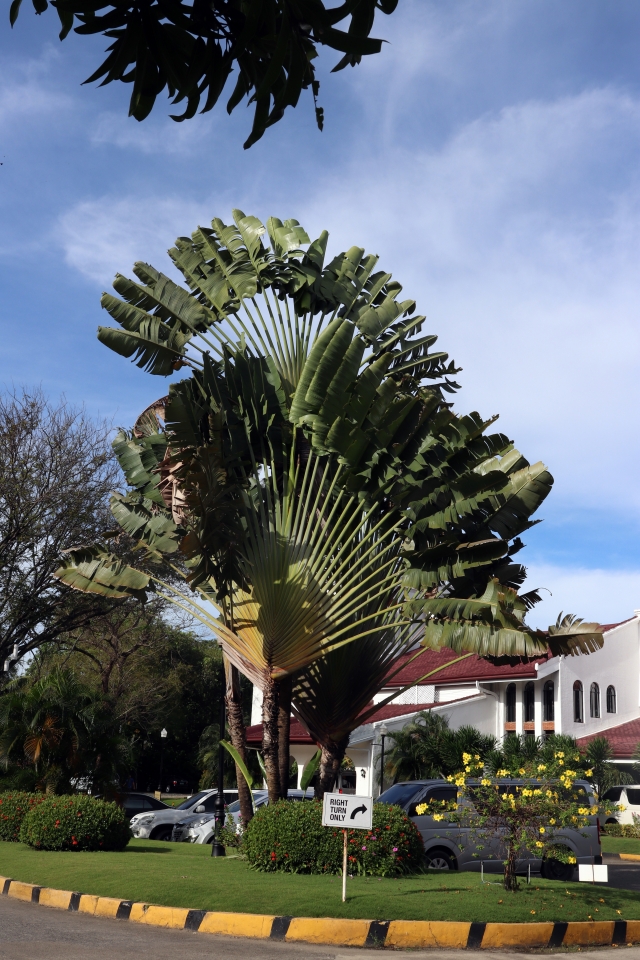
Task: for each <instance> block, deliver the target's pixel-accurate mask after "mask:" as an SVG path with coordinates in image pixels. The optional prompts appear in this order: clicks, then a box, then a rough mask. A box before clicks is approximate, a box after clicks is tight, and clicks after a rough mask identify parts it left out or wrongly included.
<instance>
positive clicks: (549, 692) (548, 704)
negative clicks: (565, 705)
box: [543, 680, 555, 723]
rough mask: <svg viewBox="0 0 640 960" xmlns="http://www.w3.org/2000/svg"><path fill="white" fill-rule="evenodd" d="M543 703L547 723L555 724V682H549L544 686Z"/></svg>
mask: <svg viewBox="0 0 640 960" xmlns="http://www.w3.org/2000/svg"><path fill="white" fill-rule="evenodd" d="M543 702H544V719H545V720H546V721H547V723H553V721H554V716H555V714H554V707H555V689H554V686H553V680H547V682H546V683H545V685H544V691H543Z"/></svg>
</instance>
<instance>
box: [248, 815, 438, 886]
mask: <svg viewBox="0 0 640 960" xmlns="http://www.w3.org/2000/svg"><path fill="white" fill-rule="evenodd" d="M242 849H243V852H244V853H245V854H246V856H247V859H248V861H249V863H250V864H251V866H252V867H254V868H255V869H256V870H264V871H267V872H272V871H275V870H283V871H286V872H288V873H341V872H342V856H343V835H342V830H341V829H337V828H333V827H323V826H322V803H320V802H319V801H318V800H310V801H308V800H303V801H302V802H293V801H291V800H281V801H280V802H279V803H274V804H269V805H268V806H265V807H261V808H260V809H259V810H258V812H257V813H256V815H255V816H254V818H253V819H252V820H251V821H250V822H249V825H248V827H247V829H246V832H245V835H244V840H243V844H242ZM422 860H423V847H422V838H421V836H420V833H419V832H418V830H417V828H416V826H415V824H414V823H413V822H412V821H411V820H409V818H408V817H407V816H405V814H404V813H403V812H402V810H401V809H400V807H395V806H389V805H388V804H386V803H376V804H374V807H373V828H372V830H371V831H368V830H349V833H348V871H349V873H354V874H355V873H357V874H369V875H370V876H377V877H392V876H397V875H399V874H402V873H410V872H411V871H412V870H415V869H418V868H419V867H420V866H421V865H422Z"/></svg>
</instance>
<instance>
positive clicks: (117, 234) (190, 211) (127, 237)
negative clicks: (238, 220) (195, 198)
mask: <svg viewBox="0 0 640 960" xmlns="http://www.w3.org/2000/svg"><path fill="white" fill-rule="evenodd" d="M210 209H211V208H210V205H209V204H208V203H207V202H206V201H203V202H202V203H195V202H189V201H183V200H180V199H178V198H176V197H162V198H159V197H147V198H138V197H123V198H120V199H115V198H114V197H104V198H101V199H99V200H86V201H84V202H82V203H79V204H77V205H76V206H74V207H73V208H72V209H71V210H69V211H68V212H67V213H66V214H64V215H63V216H62V217H61V218H60V221H59V224H58V227H57V230H56V235H57V237H58V239H59V241H60V242H61V243H62V245H63V247H64V253H65V259H66V261H67V263H68V264H69V265H70V266H72V267H75V269H76V270H79V271H80V273H82V274H83V275H84V276H85V277H87V278H88V279H90V280H94V281H96V282H97V283H99V284H102V285H110V284H111V281H112V279H113V277H114V275H115V274H116V273H125V274H126V273H127V272H128V271H129V270H130V268H131V265H132V264H133V263H134V261H136V260H144V261H146V262H150V263H154V264H155V265H156V266H158V267H159V269H161V270H165V271H166V270H167V269H168V268H169V267H170V265H171V264H170V261H169V259H168V258H167V256H166V251H167V250H168V249H169V247H170V246H172V245H173V242H174V240H175V238H176V237H178V236H184V235H187V236H188V235H189V234H190V233H191V232H192V230H193V229H194V228H195V226H196V225H197V224H198V223H206V222H208V221H209V220H210V219H211V213H210Z"/></svg>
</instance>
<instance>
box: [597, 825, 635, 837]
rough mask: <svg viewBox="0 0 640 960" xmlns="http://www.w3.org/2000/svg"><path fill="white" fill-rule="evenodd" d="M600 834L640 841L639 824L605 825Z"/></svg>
mask: <svg viewBox="0 0 640 960" xmlns="http://www.w3.org/2000/svg"><path fill="white" fill-rule="evenodd" d="M602 833H604V834H605V836H607V837H630V838H631V837H635V838H636V839H640V824H635V823H607V824H605V825H604V826H603V827H602Z"/></svg>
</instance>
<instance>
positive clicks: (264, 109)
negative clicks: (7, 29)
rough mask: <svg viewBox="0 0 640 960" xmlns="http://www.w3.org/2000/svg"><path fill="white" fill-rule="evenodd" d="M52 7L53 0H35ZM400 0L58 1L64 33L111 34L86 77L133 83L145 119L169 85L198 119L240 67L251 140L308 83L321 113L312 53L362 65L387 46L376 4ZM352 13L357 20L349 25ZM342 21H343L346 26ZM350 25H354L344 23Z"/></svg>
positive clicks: (39, 8) (240, 93) (239, 95)
mask: <svg viewBox="0 0 640 960" xmlns="http://www.w3.org/2000/svg"><path fill="white" fill-rule="evenodd" d="M32 2H33V7H34V10H35V12H36V13H38V14H41V13H43V12H44V11H45V10H46V9H47V7H48V0H32ZM21 4H22V0H12V3H11V9H10V21H11V25H12V26H13V25H14V24H15V22H16V20H17V17H18V13H19V11H20V6H21ZM397 4H398V0H345V2H343V3H341V4H340V5H339V6H335V7H329V6H328V5H327V4H326V3H325V2H324V0H249V2H247V0H225V2H224V3H212V4H203V3H202V2H198V0H193V2H192V3H188V2H187V3H185V2H183V0H150V2H148V3H144V4H142V3H140V2H139V0H124V2H115V0H97V2H96V0H52V6H53V7H55V8H56V10H57V13H58V16H59V18H60V24H61V28H62V29H61V31H60V39H61V40H63V39H64V38H65V37H66V36H67V35H68V34H69V32H70V31H71V30H72V29H74V30H75V32H76V33H78V34H81V35H83V36H87V35H91V34H102V36H104V37H107V38H109V40H110V41H111V43H110V45H109V47H108V56H107V58H106V59H105V61H104V62H103V63H102V64H101V66H99V67H98V69H97V70H96V71H95V72H94V73H93V74H92V75H91V76H90V77H89V79H88V80H87V81H86V82H87V83H92V82H94V81H96V80H102V84H101V85H102V86H103V85H104V84H105V83H111V81H113V80H121V81H122V82H124V83H131V84H132V85H133V86H132V91H131V101H130V106H129V116H133V117H135V118H136V120H144V118H145V117H146V116H148V114H149V113H150V112H151V110H152V109H153V105H154V103H155V100H156V97H157V96H158V95H159V94H160V93H162V91H163V90H165V89H166V91H167V94H168V96H169V97H170V98H171V101H172V103H175V104H177V103H183V104H184V111H183V112H182V113H181V114H179V115H177V116H174V117H173V119H174V120H187V119H189V118H190V117H193V116H194V115H195V113H196V111H197V110H198V108H199V107H200V106H201V105H202V112H203V113H204V112H206V111H207V110H211V109H212V107H214V106H215V105H216V103H217V102H218V98H219V97H220V96H221V94H222V92H223V90H224V88H225V86H226V84H227V81H228V80H229V78H230V77H231V75H232V74H233V73H234V72H235V73H236V78H235V85H234V88H233V91H232V92H231V96H230V97H229V100H228V101H227V111H228V113H231V112H232V111H233V110H234V109H235V107H237V106H238V104H239V103H241V102H242V101H243V100H244V99H245V98H246V99H247V100H248V102H249V104H255V110H254V118H253V128H252V130H251V134H250V136H249V138H248V139H247V141H246V143H245V148H247V147H250V146H251V145H252V144H253V143H255V142H256V140H259V139H260V137H261V136H262V134H263V133H264V131H265V129H266V128H267V127H269V126H271V125H272V124H274V123H277V121H278V120H280V119H281V118H282V116H283V115H284V112H285V110H286V108H287V107H295V106H296V104H297V103H298V99H299V97H300V93H301V92H302V90H308V89H311V92H312V94H313V99H314V103H315V112H316V121H317V124H318V127H319V128H320V129H322V125H323V111H322V108H321V107H319V106H318V103H317V97H318V92H319V88H320V84H319V81H318V79H317V77H316V72H315V68H314V64H313V61H314V59H315V58H316V57H317V56H318V47H320V48H321V47H328V48H329V49H331V50H336V51H338V52H339V53H341V54H343V56H342V57H341V58H340V60H339V62H338V63H337V64H336V66H335V67H334V68H333V69H334V72H335V71H336V70H342V69H343V68H344V67H346V66H348V65H351V66H352V67H353V66H355V65H356V64H358V63H360V60H361V59H362V57H363V56H367V55H369V54H373V53H379V52H380V50H381V48H382V41H381V40H376V39H374V38H373V37H371V36H370V33H371V30H372V29H373V21H374V17H375V14H376V11H377V10H380V11H382V12H383V13H393V11H394V10H395V8H396V6H397ZM345 21H348V26H346V25H345ZM339 25H342V29H340V27H339ZM345 26H346V29H345Z"/></svg>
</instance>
